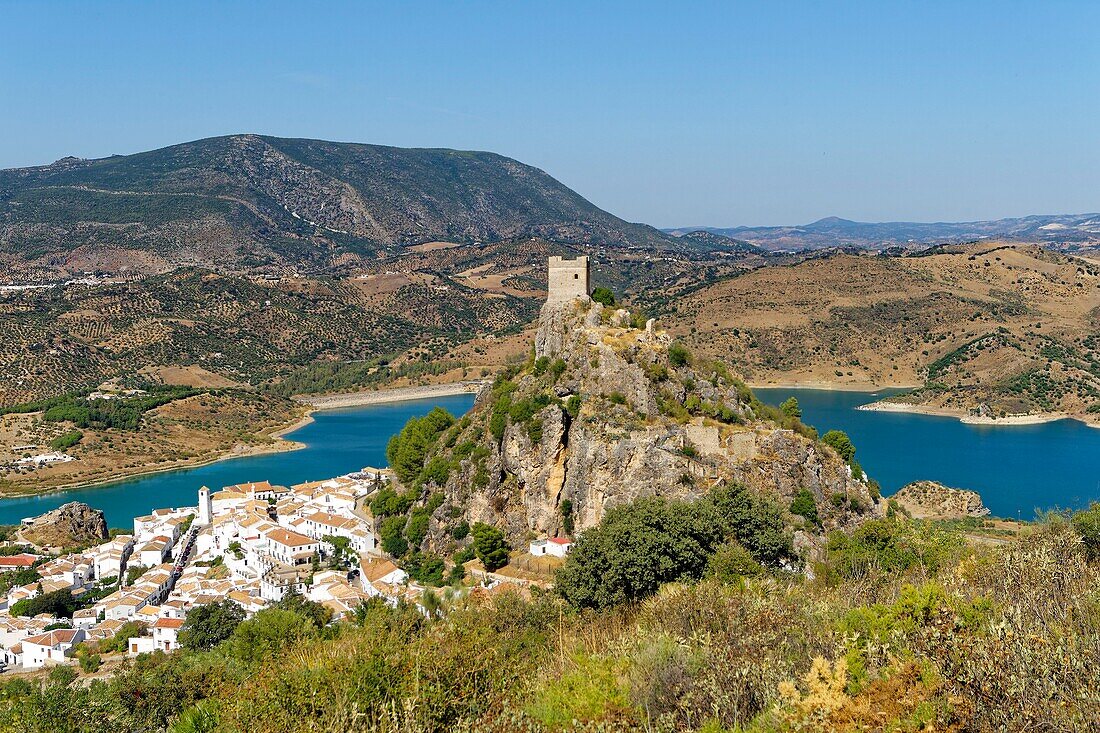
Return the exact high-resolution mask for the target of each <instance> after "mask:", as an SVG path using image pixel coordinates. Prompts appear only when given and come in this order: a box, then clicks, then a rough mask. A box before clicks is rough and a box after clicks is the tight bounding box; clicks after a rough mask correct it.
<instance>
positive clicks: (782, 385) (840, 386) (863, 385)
mask: <svg viewBox="0 0 1100 733" xmlns="http://www.w3.org/2000/svg"><path fill="white" fill-rule="evenodd" d="M747 386H748V388H749V389H820V390H822V391H825V392H865V393H867V394H874V393H875V392H881V391H882V390H884V389H916V388H918V387H922V386H924V385H920V384H873V383H870V382H858V383H852V382H799V381H794V382H749V383H748V385H747Z"/></svg>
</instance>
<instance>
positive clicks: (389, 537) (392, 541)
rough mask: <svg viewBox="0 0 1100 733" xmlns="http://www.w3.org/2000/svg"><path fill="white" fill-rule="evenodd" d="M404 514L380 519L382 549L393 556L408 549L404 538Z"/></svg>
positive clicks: (402, 553) (398, 555) (399, 554)
mask: <svg viewBox="0 0 1100 733" xmlns="http://www.w3.org/2000/svg"><path fill="white" fill-rule="evenodd" d="M405 522H406V519H405V517H404V515H397V516H392V517H386V518H385V519H383V520H382V525H381V527H380V529H379V533H378V534H379V535H380V537H381V539H382V549H383V550H384V551H385V552H387V553H388V554H390V555H393V556H394V557H401V556H402V555H404V554H405V553H406V552H408V551H409V543H408V542H407V541H406V540H405V535H404V532H405Z"/></svg>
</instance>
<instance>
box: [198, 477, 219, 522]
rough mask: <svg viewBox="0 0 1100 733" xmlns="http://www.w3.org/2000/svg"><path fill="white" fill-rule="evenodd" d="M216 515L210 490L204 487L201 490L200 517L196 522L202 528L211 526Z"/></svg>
mask: <svg viewBox="0 0 1100 733" xmlns="http://www.w3.org/2000/svg"><path fill="white" fill-rule="evenodd" d="M213 514H214V501H213V499H211V498H210V489H208V488H207V487H205V486H203V487H202V488H200V489H199V516H198V519H197V520H195V521H196V523H197V524H198V525H199V526H200V527H205V526H207V525H208V524H210V518H211V517H212V516H213Z"/></svg>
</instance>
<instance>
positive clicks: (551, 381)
mask: <svg viewBox="0 0 1100 733" xmlns="http://www.w3.org/2000/svg"><path fill="white" fill-rule="evenodd" d="M627 316H628V314H627ZM627 316H624V314H623V312H622V311H619V312H615V313H610V312H608V311H607V309H605V308H604V307H603V306H601V305H600V304H598V303H589V302H585V301H583V300H582V299H577V300H574V301H570V302H566V303H551V304H548V305H547V306H545V307H544V308H543V310H542V318H541V320H540V324H539V329H538V332H537V335H536V340H535V355H536V357H537V361H536V363H535V365H533V366H529V367H528V368H526V369H524V370H522V371H520V372H519V373H518V374H515V375H512V376H511V377H510V379H508V380H506V381H501V382H498V385H497V386H496V387H495V388H494V389H493V390H492V391H491V392H486V393H483V394H482V395H481V396H480V397H479V399H478V404H477V405H476V406H475V409H474V410H473V412H472V413H471V414H470V415H469V416H468V417H467V418H464V420H463V421H462V423H460V428H461V431H460V434H459V435H457V436H456V437H455V438H454V441H453V443H454V444H457V445H458V446H462V445H464V444H468V442H476V443H478V444H479V446H480V448H479V449H478V450H477V451H471V449H469V448H465V449H463V451H462V452H463V453H466V454H468V455H469V457H468V458H465V459H460V460H459V461H458V465H459V468H458V470H457V471H454V472H452V474H451V476H450V477H449V479H448V481H447V485H446V486H444V487H440V488H441V489H442V490H443V493H444V495H445V496H446V498H447V506H446V507H444V508H443V509H441V510H440V512H439V514H440V516H441V517H446V516H457V515H459V514H461V515H462V516H464V517H465V519H466V520H467V521H469V522H471V523H473V522H485V523H487V524H491V525H495V526H498V527H501V528H502V529H504V530H505V531H506V532H507V534H508V535H509V537H510V539H511V540H512V542H513V544H514V545H521V544H522V542H524V541H525V540H526V539H527V538H529V537H533V536H538V535H551V536H553V535H559V534H564V533H565V522H564V517H563V515H562V505H563V501H565V500H568V501H569V503H570V505H571V506H572V519H573V523H574V526H575V529H576V531H580V530H584V529H585V528H587V527H591V526H593V525H595V524H597V523H599V521H600V520H601V519H602V517H603V515H604V514H605V513H606V511H607V510H608V509H609V508H610V507H613V506H615V505H618V504H624V503H628V502H631V501H634V500H636V499H638V498H640V497H647V496H664V497H668V498H672V499H688V500H690V499H694V498H698V497H700V496H702V495H703V494H705V493H706V492H707V491H708V490H710V489H711V488H712V487H714V486H717V485H720V484H723V483H727V484H728V483H740V484H744V485H746V486H749V487H750V488H753V489H756V490H758V491H760V492H764V493H767V494H768V495H770V496H773V497H774V498H775V499H776V500H777V501H779V502H780V503H781V504H782V505H783V506H787V505H788V504H789V503H790V501H791V500H792V499H793V497H794V496H795V494H796V493H798V491H799V490H800V489H802V488H806V489H809V490H810V491H811V492H812V493H813V495H814V497H815V499H816V501H817V504H818V516H819V518H820V520H821V522H822V525H823V526H824V528H826V529H835V528H844V527H850V526H853V525H855V524H858V523H859V522H860V521H862V520H863V519H864V518H866V517H867V516H873V515H879V514H881V509H882V505H881V503H880V502H878V501H877V500H876V497H873V496H872V492H871V489H870V487H869V486H868V484H867V483H865V482H864V481H863V480H857V479H855V478H853V476H852V472H851V469H850V468H849V466H848V465H847V464H846V463H845V462H844V461H843V460H841V459H840V458H839V456H837V455H836V453H835V452H833V450H832V449H830V448H828V447H826V446H824V445H822V444H820V443H818V442H817V441H816V440H813V439H812V437H807V435H803V434H800V433H799V432H797V431H796V430H793V429H784V428H782V427H779V426H777V425H776V424H774V423H772V422H770V421H767V420H763V419H760V418H759V417H758V416H756V415H755V414H754V411H753V407H752V403H751V393H749V392H748V391H747V390H746V389H745V388H744V385H742V384H740V383H738V382H737V380H735V379H734V378H733V377H731V376H730V375H729V373H728V372H727V371H726V370H725V367H723V366H721V365H717V364H713V363H702V362H700V363H695V364H689V363H686V362H685V360H684V359H683V358H679V359H676V360H670V358H669V353H668V352H669V346H670V345H671V339H670V338H669V337H668V335H667V334H665V333H663V332H661V331H658V330H656V329H655V328H653V326H652V324H650V325H649V327H648V328H646V329H636V328H631V327H629V325H626V324H628V323H629V318H628V317H627ZM674 361H675V363H673V362H674ZM538 396H541V400H540V401H538V402H537V403H534V402H532V401H533V400H535V398H536V397H538ZM524 401H527V404H526V405H524ZM532 404H537V405H542V406H541V407H539V408H538V409H534V408H533V407H531V405H532ZM517 405H521V406H524V407H525V408H526V409H520V410H518V411H517V410H516V409H514V408H516V406H517ZM505 408H508V410H506V409H505ZM509 410H510V411H509ZM532 410H534V411H533V413H532ZM494 411H496V412H499V413H500V416H499V417H498V420H499V421H500V423H501V424H498V426H497V430H498V432H499V434H500V438H499V439H496V438H494V437H493V435H492V433H493V430H492V427H491V423H492V417H491V416H492V414H493V413H494ZM506 412H507V414H508V418H507V420H506V421H504V420H502V418H503V417H504V415H505V413H506ZM524 415H530V416H529V417H524ZM803 432H805V431H803ZM792 521H795V522H796V523H797V522H799V521H801V520H792ZM445 524H446V521H445V520H444V519H439V520H437V522H436V525H435V531H434V532H433V535H432V537H433V539H434V542H433V543H432V544H433V547H434V549H437V550H443V549H444V548H445V546H446V545H447V542H448V541H449V534H448V532H447V531H446V526H445Z"/></svg>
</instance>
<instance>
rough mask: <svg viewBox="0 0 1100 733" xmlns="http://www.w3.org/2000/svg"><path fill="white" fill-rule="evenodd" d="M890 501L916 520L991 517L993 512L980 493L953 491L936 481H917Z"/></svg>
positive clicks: (900, 490) (906, 486)
mask: <svg viewBox="0 0 1100 733" xmlns="http://www.w3.org/2000/svg"><path fill="white" fill-rule="evenodd" d="M890 498H891V499H894V500H895V501H897V502H898V504H900V505H901V506H902V507H903V508H904V509H905V510H906V511H907V512H909V515H910V516H912V517H914V518H916V519H962V518H964V517H985V516H989V509H987V508H986V506H985V504H983V503H982V497H981V495H979V494H978V492H977V491H968V490H966V489H953V488H951V487H950V486H944V485H943V484H941V483H937V482H935V481H914V482H913V483H911V484H907V485H905V486H903V487H901V488H900V489H898V492H897V493H896V494H894V495H893V496H892V497H890Z"/></svg>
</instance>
